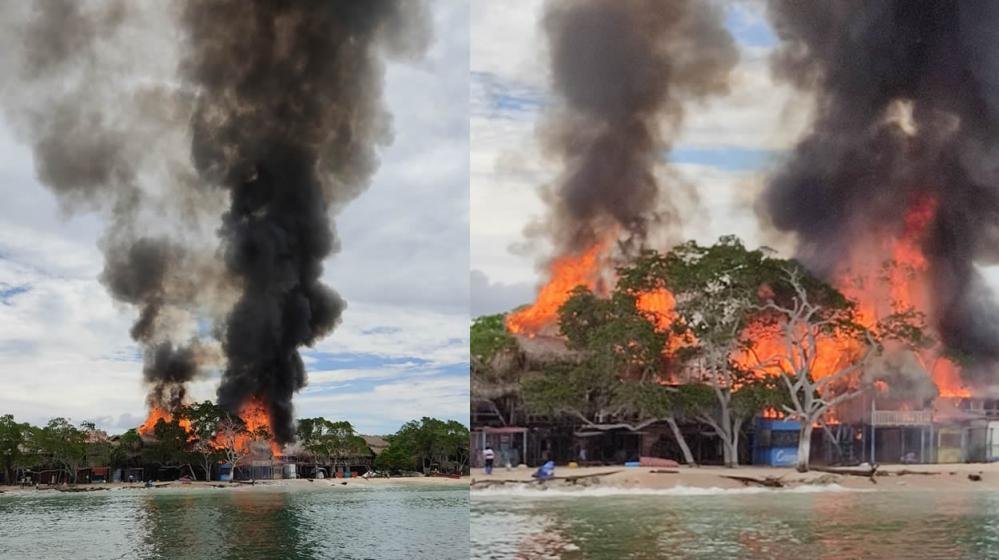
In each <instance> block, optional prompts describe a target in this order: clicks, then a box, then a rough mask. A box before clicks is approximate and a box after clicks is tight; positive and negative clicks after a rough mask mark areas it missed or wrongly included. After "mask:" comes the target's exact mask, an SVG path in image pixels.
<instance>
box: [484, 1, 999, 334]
mask: <svg viewBox="0 0 999 560" xmlns="http://www.w3.org/2000/svg"><path fill="white" fill-rule="evenodd" d="M542 5H543V3H542V1H541V0H510V1H509V2H504V3H503V4H502V5H498V4H497V3H495V2H473V5H472V13H471V20H472V37H473V39H472V55H471V65H472V73H471V92H472V93H471V119H470V120H471V137H472V153H471V219H472V227H471V245H472V259H471V312H472V316H473V317H474V316H479V315H483V314H487V313H496V312H501V311H507V310H509V309H511V308H513V307H515V306H517V305H520V304H524V303H529V302H530V301H532V300H533V297H534V292H535V289H536V286H537V285H538V284H539V283H540V282H542V281H543V280H544V275H543V273H539V271H538V267H537V263H538V262H539V261H540V260H541V259H543V258H544V257H545V255H546V250H547V248H546V247H544V246H531V245H528V244H526V243H525V240H524V236H523V230H524V227H525V226H527V225H528V224H529V222H530V221H531V220H532V219H534V218H536V217H538V216H541V215H543V213H544V207H543V206H542V203H541V200H540V198H539V197H538V187H539V186H540V185H543V184H545V183H546V182H547V181H550V180H551V179H552V178H553V177H554V176H555V174H556V172H557V171H558V169H557V167H556V166H555V165H554V164H553V163H552V162H550V161H546V160H545V159H544V158H543V157H541V155H540V153H539V150H538V144H537V142H536V138H535V124H536V122H537V120H538V117H539V115H540V114H541V112H542V111H543V109H544V107H545V105H546V103H547V102H548V95H549V93H548V83H549V69H548V67H547V60H548V53H547V52H546V47H545V38H544V36H543V35H542V33H541V31H540V29H539V25H538V21H539V18H540V15H541V12H542ZM725 25H726V27H727V28H728V30H729V31H730V32H731V33H732V35H733V37H734V38H735V40H736V42H737V43H738V46H739V49H740V52H741V57H740V62H739V65H738V67H737V68H736V70H735V72H734V76H733V79H732V81H731V88H730V89H731V91H730V94H729V95H727V96H722V97H717V98H713V99H712V100H711V101H709V102H707V103H706V104H703V105H694V106H690V107H688V108H687V114H686V120H685V125H684V128H683V131H682V132H681V135H680V137H679V138H678V139H677V142H676V144H675V146H674V149H673V151H672V153H671V154H670V155H669V156H668V158H665V159H664V161H665V160H668V161H669V162H670V163H671V164H672V165H673V168H674V169H675V170H677V171H678V172H679V175H680V177H681V178H682V179H683V180H684V181H683V182H684V183H686V184H689V185H692V187H693V188H692V189H690V190H689V191H687V192H683V193H674V194H673V195H672V196H671V198H672V199H673V200H674V201H679V205H678V206H679V207H680V210H681V214H682V216H683V218H684V219H683V223H682V224H680V225H679V229H680V230H681V234H682V237H683V238H685V239H696V240H698V241H699V242H702V243H710V242H712V241H714V240H716V239H717V238H718V237H719V236H721V235H724V234H729V233H735V234H737V235H739V236H740V237H741V238H742V239H743V240H744V241H745V242H746V243H747V245H749V246H758V245H767V246H770V247H772V248H775V249H777V250H779V251H781V252H783V253H785V254H789V253H790V252H791V250H792V248H793V239H790V238H787V237H779V236H777V234H775V233H774V232H773V231H772V230H770V229H769V228H766V227H764V226H761V224H760V223H759V222H758V220H757V217H756V214H755V213H754V211H753V201H754V198H755V195H756V194H757V193H758V192H759V190H760V189H761V186H762V185H763V183H764V180H765V178H766V176H767V174H768V173H769V172H770V171H771V170H772V169H774V168H775V166H776V164H777V163H778V162H779V161H780V158H781V156H782V153H783V152H784V151H786V150H788V149H789V148H790V147H791V146H792V145H793V144H794V141H795V139H796V138H798V137H799V135H800V134H801V133H802V132H803V131H804V130H805V128H806V127H807V125H808V121H809V115H810V110H811V100H810V99H808V98H807V96H803V95H801V94H800V93H799V92H796V91H794V90H792V89H791V88H790V87H788V86H786V85H783V84H779V83H776V82H774V81H773V80H772V79H771V77H770V72H769V66H768V55H769V54H770V52H771V50H772V49H773V48H774V46H775V45H776V44H777V38H776V36H775V35H774V33H773V31H772V29H771V28H770V26H769V25H768V23H767V21H766V19H765V16H764V13H763V8H762V3H761V2H756V1H754V0H733V1H731V2H727V3H726V4H725ZM983 272H984V273H985V275H986V278H988V279H989V280H990V282H991V283H992V285H993V286H997V287H999V267H992V268H990V269H983Z"/></svg>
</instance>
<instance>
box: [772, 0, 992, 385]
mask: <svg viewBox="0 0 999 560" xmlns="http://www.w3.org/2000/svg"><path fill="white" fill-rule="evenodd" d="M768 8H769V16H770V19H771V21H772V23H773V26H774V29H775V30H776V32H777V34H778V36H779V37H780V39H781V45H780V47H779V48H778V49H777V51H776V53H775V55H774V59H773V61H772V62H773V69H774V73H775V74H776V75H777V76H778V77H779V78H782V79H784V80H787V81H789V82H791V83H792V84H794V85H795V86H797V87H798V88H800V89H802V90H805V91H808V92H812V93H814V95H815V97H816V113H815V118H814V121H813V124H812V127H811V129H810V131H809V132H808V133H807V134H806V135H805V136H804V137H803V138H802V139H801V140H800V141H799V142H798V144H797V145H796V146H795V148H794V150H793V152H792V154H791V156H790V158H789V160H788V161H787V162H786V163H785V164H784V165H783V166H782V168H781V169H780V170H779V171H778V173H777V174H776V175H775V176H774V178H773V179H772V181H771V182H770V184H769V186H768V189H767V191H766V192H765V194H764V198H763V200H762V201H761V204H760V211H761V214H762V215H763V216H765V217H766V218H767V219H768V220H770V221H771V222H772V224H773V225H774V226H776V228H778V229H779V230H782V231H786V232H792V233H794V234H796V237H797V240H798V251H799V255H800V256H801V257H802V258H803V259H804V260H805V261H806V262H807V263H808V264H809V265H810V266H811V267H813V268H814V269H816V270H819V271H822V272H825V273H827V274H828V273H830V272H831V271H832V268H833V267H834V266H835V265H836V264H837V263H839V262H843V261H844V259H846V258H847V257H848V255H849V253H850V252H851V250H853V248H855V247H860V246H862V245H863V244H864V243H865V242H866V243H870V242H871V239H872V237H873V236H875V235H881V234H885V233H887V234H889V235H891V234H898V233H900V232H902V231H903V230H904V229H905V228H906V227H907V225H906V223H905V217H904V216H905V211H906V209H911V208H914V207H917V208H918V207H919V205H925V204H926V201H931V203H932V206H933V207H934V209H935V211H934V212H933V215H932V221H931V222H930V224H929V226H928V229H927V234H926V235H925V237H924V239H923V240H922V247H921V249H922V252H923V254H924V255H925V256H926V258H927V259H928V261H929V268H928V270H929V271H930V281H931V283H932V290H931V294H932V298H933V301H932V302H931V305H932V308H933V309H932V310H931V313H930V316H931V317H933V318H934V319H935V321H936V323H937V324H936V325H935V326H936V330H937V331H938V332H939V333H940V336H941V337H942V338H943V342H944V344H945V345H946V346H947V348H948V349H949V350H950V351H951V352H953V353H955V354H957V355H959V356H960V357H962V358H964V361H965V362H966V365H965V367H964V368H963V372H964V373H965V374H968V375H971V376H976V375H977V376H982V375H985V374H988V373H990V372H992V371H994V367H995V366H996V365H997V364H999V308H997V306H996V302H995V298H994V296H993V295H992V294H991V293H990V292H989V290H988V288H987V287H986V286H985V284H984V282H983V279H982V277H981V276H980V274H979V272H978V271H977V269H976V266H975V265H976V264H996V263H997V262H999V134H997V132H999V129H997V127H999V78H997V77H996V76H997V70H999V46H997V44H996V42H995V29H996V26H997V25H999V6H997V5H995V4H993V3H988V2H968V3H956V2H905V1H901V0H899V1H888V2H860V1H847V2H794V1H784V0H774V1H771V2H770V3H769V5H768Z"/></svg>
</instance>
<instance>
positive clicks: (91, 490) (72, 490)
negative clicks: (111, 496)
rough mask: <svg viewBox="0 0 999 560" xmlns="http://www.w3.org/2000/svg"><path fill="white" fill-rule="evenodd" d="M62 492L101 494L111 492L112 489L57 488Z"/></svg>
mask: <svg viewBox="0 0 999 560" xmlns="http://www.w3.org/2000/svg"><path fill="white" fill-rule="evenodd" d="M56 490H58V491H60V492H100V491H101V490H110V488H106V487H105V488H56Z"/></svg>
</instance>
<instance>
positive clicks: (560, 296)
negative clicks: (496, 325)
mask: <svg viewBox="0 0 999 560" xmlns="http://www.w3.org/2000/svg"><path fill="white" fill-rule="evenodd" d="M606 248H607V243H597V244H595V245H593V246H592V247H590V248H589V249H587V250H586V251H584V252H583V253H581V254H579V255H566V256H562V257H558V258H556V259H555V260H554V261H552V263H551V265H550V267H549V269H550V276H549V278H548V282H547V283H545V285H544V286H543V287H542V288H541V290H540V291H539V292H538V297H537V299H536V300H535V301H534V303H533V304H531V305H530V306H528V307H525V308H523V309H521V310H519V311H515V312H514V313H511V314H510V315H509V316H508V317H507V320H506V326H507V328H508V329H509V330H510V332H512V333H515V334H525V335H528V336H534V335H536V334H538V332H540V331H541V329H543V328H544V327H546V326H548V325H552V324H554V323H556V322H557V320H558V309H559V307H562V304H563V303H565V302H566V301H567V300H568V299H569V294H570V292H572V290H573V289H575V288H576V286H586V287H587V288H589V289H591V290H593V289H595V288H596V286H597V281H598V279H599V276H600V257H601V256H602V255H603V253H604V250H605V249H606Z"/></svg>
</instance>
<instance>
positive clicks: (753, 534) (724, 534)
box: [471, 486, 999, 560]
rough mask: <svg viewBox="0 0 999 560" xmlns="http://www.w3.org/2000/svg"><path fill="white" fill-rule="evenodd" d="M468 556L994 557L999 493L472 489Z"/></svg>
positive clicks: (711, 559)
mask: <svg viewBox="0 0 999 560" xmlns="http://www.w3.org/2000/svg"><path fill="white" fill-rule="evenodd" d="M471 539H472V556H471V557H472V558H476V559H507V558H523V559H526V560H529V559H540V558H561V559H565V560H570V559H590V560H603V559H607V560H611V559H614V560H617V559H625V558H631V559H653V558H655V559H658V558H675V559H704V560H717V559H736V558H738V559H742V558H746V559H749V558H753V559H755V558H764V559H793V560H805V559H808V560H813V559H829V560H844V559H859V558H871V559H875V558H876V559H893V558H899V559H902V558H904V559H912V560H924V559H936V558H941V559H943V558H946V559H948V560H958V559H968V560H971V559H976V560H977V559H990V558H999V493H997V492H973V491H966V492H954V491H947V492H928V491H915V490H904V491H854V490H847V489H844V488H841V487H838V486H825V487H804V488H799V489H796V490H793V491H789V490H771V489H758V488H754V489H746V490H721V489H699V488H676V489H669V490H659V491H647V490H637V489H614V488H591V489H586V490H582V491H571V490H566V491H551V490H549V491H543V490H534V489H520V490H518V489H512V490H503V489H497V490H495V491H490V490H486V491H473V492H472V498H471Z"/></svg>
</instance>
